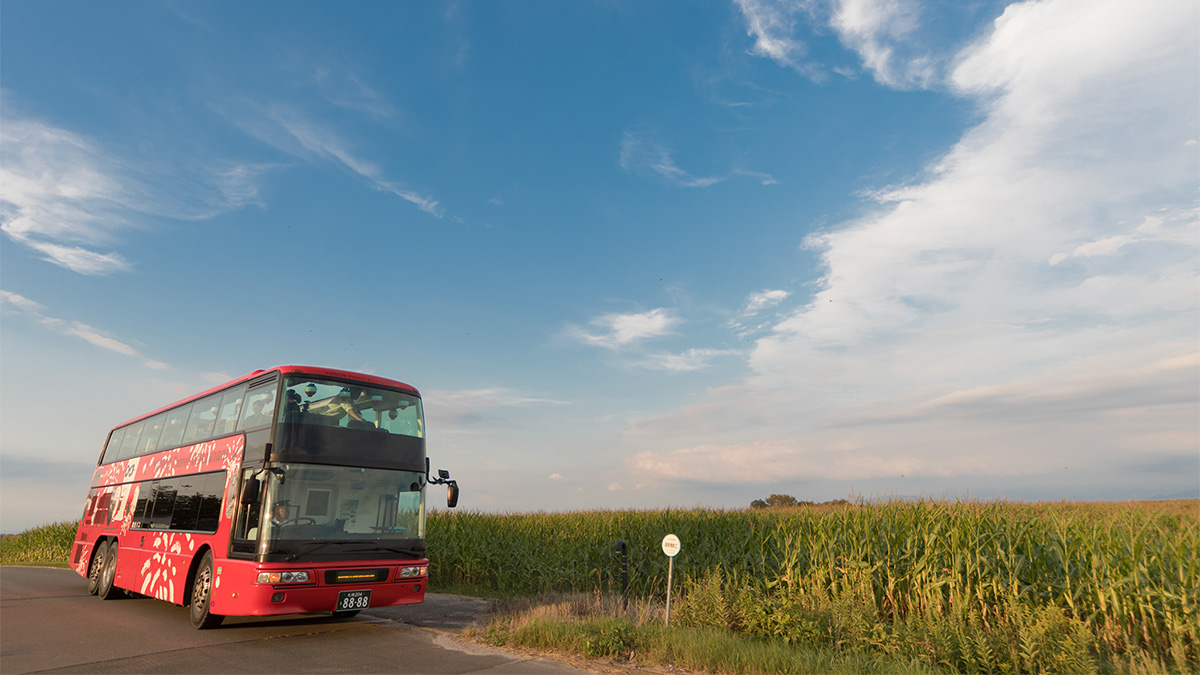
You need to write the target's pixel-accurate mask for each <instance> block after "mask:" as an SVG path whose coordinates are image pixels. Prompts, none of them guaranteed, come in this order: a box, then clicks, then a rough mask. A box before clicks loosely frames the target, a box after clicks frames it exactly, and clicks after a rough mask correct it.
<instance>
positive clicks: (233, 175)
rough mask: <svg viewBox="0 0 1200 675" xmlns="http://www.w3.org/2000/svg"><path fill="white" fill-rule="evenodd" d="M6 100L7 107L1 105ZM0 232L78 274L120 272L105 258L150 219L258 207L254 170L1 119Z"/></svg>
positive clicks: (121, 262) (118, 262)
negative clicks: (121, 149)
mask: <svg viewBox="0 0 1200 675" xmlns="http://www.w3.org/2000/svg"><path fill="white" fill-rule="evenodd" d="M6 102H7V101H6ZM0 154H2V155H3V157H4V161H3V163H0V230H2V231H3V232H4V234H5V235H6V236H8V237H9V238H10V239H11V240H12V241H14V242H16V243H18V244H20V245H22V246H26V247H28V248H30V249H32V250H33V251H36V252H37V253H38V254H39V255H40V256H41V257H42V259H43V260H45V261H47V262H50V263H53V264H55V265H58V266H60V267H63V268H66V269H69V270H71V271H74V272H78V273H80V274H85V275H90V276H96V275H105V274H111V273H114V272H127V271H130V270H132V269H133V264H132V263H131V262H129V261H128V260H127V259H126V258H125V257H124V256H122V255H121V254H120V253H118V252H117V251H114V250H112V247H114V246H115V245H116V243H117V241H118V239H119V237H120V236H121V235H122V234H123V233H126V232H131V231H134V230H137V229H142V228H147V227H149V225H150V223H151V222H153V220H154V219H155V218H159V217H166V218H177V219H184V220H200V219H204V218H208V217H211V216H213V215H215V214H217V213H220V212H223V211H227V210H231V209H236V208H240V207H242V206H244V205H246V204H248V203H254V202H256V201H257V199H258V191H257V179H258V177H259V176H260V175H261V174H262V173H263V172H264V171H265V170H266V169H267V167H263V166H254V165H235V164H209V165H191V166H188V165H182V166H181V165H175V166H171V167H169V168H167V169H163V168H162V167H161V163H160V162H159V160H158V159H157V158H154V157H129V156H122V155H120V154H118V153H115V152H112V151H109V150H107V149H105V148H104V147H103V146H101V145H100V144H99V143H97V142H95V141H93V140H91V139H88V138H86V137H84V136H82V135H80V134H77V133H74V132H71V131H69V130H67V129H63V128H60V127H56V126H54V125H52V124H50V123H48V122H44V121H40V120H36V119H31V118H28V117H21V116H20V115H18V114H12V113H10V112H7V111H6V115H5V119H4V124H3V126H2V127H0Z"/></svg>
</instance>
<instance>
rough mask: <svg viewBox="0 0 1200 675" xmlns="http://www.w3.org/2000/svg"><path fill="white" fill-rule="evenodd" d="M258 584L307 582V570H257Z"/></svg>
mask: <svg viewBox="0 0 1200 675" xmlns="http://www.w3.org/2000/svg"><path fill="white" fill-rule="evenodd" d="M258 583H260V584H307V583H308V572H259V573H258Z"/></svg>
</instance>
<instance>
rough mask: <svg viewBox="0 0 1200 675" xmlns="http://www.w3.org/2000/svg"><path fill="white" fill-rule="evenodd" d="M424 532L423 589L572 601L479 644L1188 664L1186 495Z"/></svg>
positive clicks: (466, 521)
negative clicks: (672, 540)
mask: <svg viewBox="0 0 1200 675" xmlns="http://www.w3.org/2000/svg"><path fill="white" fill-rule="evenodd" d="M75 529H76V524H75V523H73V522H64V523H55V524H53V525H47V526H44V527H41V528H37V529H34V530H29V531H27V532H23V533H22V534H20V535H18V536H15V537H5V538H4V539H2V540H0V564H5V565H35V564H51V565H57V566H65V565H66V561H67V558H68V555H69V551H70V547H71V544H72V540H73V538H74V534H75ZM428 532H429V551H430V557H431V559H432V565H431V575H432V576H431V580H430V581H431V588H432V590H434V591H440V592H446V591H448V590H449V591H453V592H458V593H466V594H475V595H482V596H485V597H494V598H506V599H507V600H506V602H505V604H506V605H508V606H512V605H513V604H514V600H513V599H514V598H530V597H535V598H536V597H539V596H542V595H543V594H546V593H557V594H564V593H566V594H576V595H582V597H583V598H584V599H585V600H587V603H584V604H586V605H587V606H588V607H590V609H586V610H583V609H572V610H570V611H566V610H562V609H561V608H559V609H555V608H556V607H558V606H559V605H562V604H563V602H562V601H561V600H550V601H540V602H539V601H535V602H532V603H531V602H529V601H522V602H524V603H525V604H524V606H523V608H521V607H519V608H518V610H517V611H506V612H503V613H502V614H501V616H500V618H498V619H497V620H496V621H495V622H494V623H493V624H492V625H491V626H490V627H489V628H488V629H487V631H486V633H485V634H484V635H483V637H485V638H486V639H488V640H490V641H492V642H494V643H497V644H510V645H524V646H527V647H530V648H539V649H550V648H554V649H562V650H564V651H570V652H573V653H576V654H579V655H581V656H586V657H593V658H594V657H604V658H615V659H629V660H631V661H633V662H635V663H638V664H644V665H675V666H678V667H682V668H688V669H692V670H708V671H714V672H747V673H749V672H761V673H802V672H996V673H1008V672H1031V673H1032V672H1138V673H1171V672H1197V671H1200V501H1196V500H1183V501H1174V502H1140V503H1119V504H1117V503H1103V504H1100V503H1098V504H1091V503H1056V504H1009V503H976V502H965V503H937V502H918V503H891V504H867V505H864V504H858V505H856V504H827V505H800V506H795V507H776V508H760V509H749V510H744V511H718V510H707V509H690V510H680V511H675V510H667V511H598V512H586V513H556V514H547V513H539V514H524V515H503V514H484V513H474V512H447V511H439V512H434V513H432V514H431V515H430V522H429V528H428ZM667 533H674V534H676V535H678V536H679V537H680V539H682V541H683V551H682V552H681V553H680V555H679V556H678V557H677V558H676V564H675V578H676V582H675V589H674V597H673V607H672V627H671V629H669V630H668V629H665V628H663V627H662V622H663V618H664V611H663V606H662V604H663V603H662V601H663V599H664V596H665V593H666V576H667V569H666V567H667V565H666V561H667V559H666V557H665V556H663V555H662V552H661V549H660V548H659V545H660V542H661V540H662V537H663V535H665V534H667ZM618 539H623V540H624V541H626V542H627V544H628V545H629V549H630V558H629V562H630V585H631V596H632V599H631V603H630V609H629V610H628V611H625V610H618V609H617V608H616V601H615V598H616V597H617V596H618V595H619V593H620V589H619V587H618V583H619V581H618V579H619V558H618V555H617V553H616V551H615V550H614V544H615V542H616V541H617V540H618ZM556 597H560V596H556ZM569 597H574V596H569ZM573 602H574V601H573ZM516 604H518V605H520V602H517V603H516ZM578 604H579V603H578V602H575V605H571V606H576V605H578ZM543 607H549V608H550V609H544V608H543Z"/></svg>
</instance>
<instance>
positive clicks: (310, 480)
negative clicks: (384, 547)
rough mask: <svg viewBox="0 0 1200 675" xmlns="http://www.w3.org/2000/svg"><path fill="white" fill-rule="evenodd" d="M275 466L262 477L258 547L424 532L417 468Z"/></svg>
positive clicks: (422, 487)
mask: <svg viewBox="0 0 1200 675" xmlns="http://www.w3.org/2000/svg"><path fill="white" fill-rule="evenodd" d="M278 469H279V470H278V471H276V470H273V471H272V472H271V473H270V475H269V478H268V481H267V490H266V493H265V495H264V499H263V515H262V521H261V526H260V527H261V531H262V532H263V536H262V538H261V542H262V543H261V546H262V548H261V549H260V550H263V551H272V550H288V549H290V548H294V547H295V545H296V544H297V543H298V542H314V541H322V542H324V541H333V542H364V543H366V542H379V541H383V540H389V541H394V540H403V539H418V538H423V537H424V536H425V475H424V474H422V473H418V472H415V471H396V470H389V469H366V468H358V467H345V466H327V465H321V464H282V465H279V467H278ZM281 475H282V476H283V477H284V480H282V481H281V480H280V479H279V477H280V476H281Z"/></svg>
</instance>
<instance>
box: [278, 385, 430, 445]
mask: <svg viewBox="0 0 1200 675" xmlns="http://www.w3.org/2000/svg"><path fill="white" fill-rule="evenodd" d="M279 421H280V422H282V423H285V424H306V425H316V426H325V427H342V428H346V429H365V430H376V431H382V432H386V433H389V434H393V435H398V436H412V437H414V438H424V437H425V420H424V418H423V417H422V414H421V399H420V398H418V397H417V396H415V395H413V394H407V393H404V392H400V391H395V390H392V389H379V388H375V387H369V386H364V385H360V384H355V383H347V382H338V381H334V380H321V379H313V378H309V377H296V376H293V377H289V378H288V379H287V380H285V381H284V394H283V405H281V406H279Z"/></svg>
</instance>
